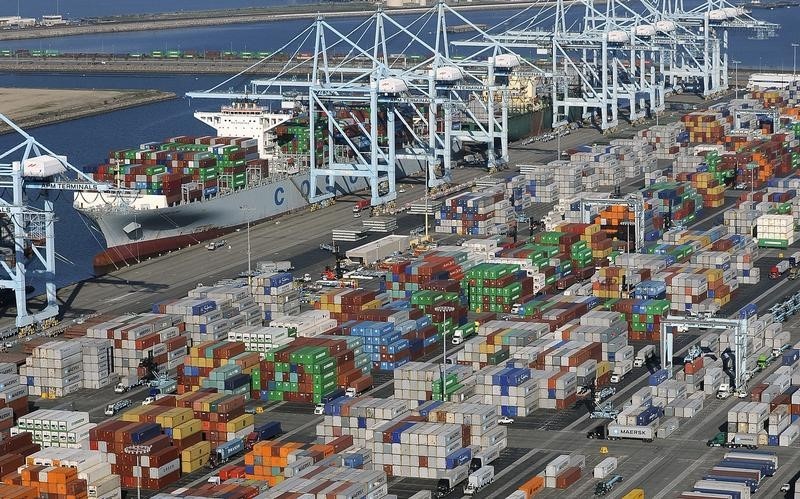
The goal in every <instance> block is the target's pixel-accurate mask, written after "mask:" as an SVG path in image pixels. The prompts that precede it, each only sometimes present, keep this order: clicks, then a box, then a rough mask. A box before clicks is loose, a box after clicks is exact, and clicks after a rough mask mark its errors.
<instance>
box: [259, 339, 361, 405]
mask: <svg viewBox="0 0 800 499" xmlns="http://www.w3.org/2000/svg"><path fill="white" fill-rule="evenodd" d="M364 346H365V344H364V342H363V340H362V338H358V337H349V336H317V337H314V338H307V337H306V338H296V339H295V340H294V341H293V342H292V343H290V344H288V345H286V346H283V347H280V348H276V349H273V350H272V351H270V352H267V353H266V354H265V357H264V360H263V361H261V362H260V363H259V364H258V366H257V367H254V368H253V371H252V373H251V379H252V385H251V386H252V390H253V393H254V394H256V393H257V394H258V397H259V398H260V399H261V400H271V401H283V400H286V401H291V402H304V403H315V404H318V403H320V402H321V401H322V399H323V397H327V396H328V395H330V394H332V393H335V392H337V391H340V390H341V388H342V387H348V386H350V385H351V384H352V383H356V382H358V381H359V380H361V378H363V377H364V376H366V375H368V374H369V372H370V369H371V368H372V362H371V360H370V357H369V355H368V354H366V353H365V352H364Z"/></svg>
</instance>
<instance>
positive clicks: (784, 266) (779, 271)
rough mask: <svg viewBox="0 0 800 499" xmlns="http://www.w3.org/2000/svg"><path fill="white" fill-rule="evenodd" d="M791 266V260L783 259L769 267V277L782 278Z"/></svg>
mask: <svg viewBox="0 0 800 499" xmlns="http://www.w3.org/2000/svg"><path fill="white" fill-rule="evenodd" d="M791 267H792V264H791V263H789V260H781V261H780V262H778V263H776V264H775V265H773V266H772V267H771V268H770V269H769V278H770V279H780V278H781V277H783V275H784V274H785V273H786V272H788V271H789V269H790V268H791Z"/></svg>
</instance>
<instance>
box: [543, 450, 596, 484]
mask: <svg viewBox="0 0 800 499" xmlns="http://www.w3.org/2000/svg"><path fill="white" fill-rule="evenodd" d="M585 467H586V456H584V455H582V454H569V455H567V454H562V455H560V456H558V457H557V458H555V459H553V460H552V461H550V462H549V463H548V464H547V467H546V468H545V472H544V481H545V486H546V487H547V488H552V489H562V490H563V489H568V488H570V487H571V486H572V485H573V484H575V482H577V481H578V480H579V479H580V478H581V474H582V473H583V469H584V468H585Z"/></svg>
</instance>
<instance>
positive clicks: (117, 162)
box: [73, 104, 425, 272]
mask: <svg viewBox="0 0 800 499" xmlns="http://www.w3.org/2000/svg"><path fill="white" fill-rule="evenodd" d="M197 117H198V118H199V119H201V120H202V121H203V122H204V123H207V124H209V125H211V126H213V127H214V128H216V129H217V130H218V133H219V134H221V135H223V134H225V133H230V132H232V131H236V132H237V136H204V137H189V136H177V137H170V138H167V139H166V140H164V141H162V142H150V143H146V144H141V145H140V146H139V147H136V148H132V149H127V150H120V151H112V152H111V153H109V157H108V161H107V162H105V163H104V164H100V165H92V166H89V167H86V168H84V170H85V172H86V173H87V174H89V175H90V176H91V177H92V178H94V179H95V180H97V181H100V182H107V183H109V184H112V185H115V186H117V187H119V188H122V189H127V190H129V192H131V194H126V195H119V194H115V195H109V194H105V195H104V194H102V193H99V192H97V191H79V192H76V193H75V197H74V201H73V206H74V207H75V208H76V209H77V210H78V211H79V212H81V213H82V214H84V215H86V216H87V217H88V218H89V219H90V221H91V223H92V225H93V226H94V228H95V229H97V230H99V231H101V232H102V233H103V236H104V237H105V240H106V247H107V249H106V250H104V251H103V252H101V253H99V254H97V255H96V256H95V258H94V267H95V270H96V271H97V272H103V271H107V270H109V269H113V268H115V267H118V266H120V265H124V264H128V263H136V262H138V261H141V259H143V258H147V257H149V256H153V255H158V254H161V253H164V252H167V251H170V250H174V249H178V248H182V247H185V246H189V245H192V244H197V243H200V242H202V241H207V240H209V239H213V238H216V237H219V236H220V235H222V234H225V233H227V232H230V231H232V230H234V229H235V228H237V227H241V226H244V225H246V224H247V223H248V222H258V221H264V220H268V219H271V218H275V217H277V216H280V215H283V214H286V213H290V212H293V211H296V210H300V209H303V208H305V207H307V206H308V196H309V193H310V192H311V189H312V188H313V189H314V190H315V192H316V193H319V194H321V193H323V192H326V191H330V187H328V186H327V185H324V182H322V181H321V182H320V184H321V185H315V186H311V185H310V181H309V176H308V175H307V174H304V173H307V170H305V168H306V167H307V163H308V158H309V154H310V151H309V137H308V125H307V123H308V122H307V120H306V121H305V122H304V121H303V119H302V115H300V116H299V117H298V116H297V115H295V117H292V115H289V114H275V113H269V111H267V110H265V109H262V108H259V107H258V106H254V105H252V104H237V105H233V106H228V107H223V109H222V110H221V111H220V112H219V113H198V115H197ZM322 126H325V125H324V124H322V125H321V126H320V128H322ZM317 133H319V134H320V137H322V136H323V135H322V133H323V132H322V130H321V129H320V130H319V131H318V132H317ZM320 142H322V141H321V140H320V141H318V144H319V143H320ZM326 147H327V146H323V147H320V148H319V149H318V150H317V151H316V155H317V156H318V158H319V160H320V161H321V160H322V158H323V157H324V154H325V152H326ZM424 161H425V160H424V156H423V155H422V154H419V151H411V150H409V151H408V154H398V161H397V164H396V165H395V167H396V175H397V178H403V177H407V176H410V175H414V174H416V173H418V172H420V171H424V169H423V168H424ZM304 163H305V164H304ZM367 187H368V185H367V182H366V180H365V179H364V178H361V177H347V178H340V179H339V180H337V182H336V183H335V185H334V187H333V191H334V193H335V194H336V195H337V196H338V195H346V194H349V193H353V192H356V191H360V190H363V189H366V188H367Z"/></svg>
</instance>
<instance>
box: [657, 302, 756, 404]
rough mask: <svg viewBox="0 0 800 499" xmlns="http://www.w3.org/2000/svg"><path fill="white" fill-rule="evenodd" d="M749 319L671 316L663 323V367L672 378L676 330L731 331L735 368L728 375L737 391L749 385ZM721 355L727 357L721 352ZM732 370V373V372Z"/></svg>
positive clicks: (732, 367) (729, 368)
mask: <svg viewBox="0 0 800 499" xmlns="http://www.w3.org/2000/svg"><path fill="white" fill-rule="evenodd" d="M747 326H748V319H747V318H738V319H723V318H717V317H678V316H672V315H669V316H667V317H666V318H665V319H662V321H661V326H660V327H661V340H660V342H661V345H660V346H661V367H662V368H663V369H666V370H667V372H668V373H669V376H670V377H672V367H673V364H672V357H673V355H674V351H673V341H674V334H673V331H674V330H675V328H684V327H685V328H691V327H699V328H709V329H718V330H719V329H723V330H729V331H731V334H732V335H733V342H732V343H733V353H732V355H733V366H729V367H728V375H729V376H730V377H731V379H732V380H734V381H735V383H734V384H735V387H734V388H735V389H741V388H742V387H744V386H745V384H746V383H747V377H746V376H747V354H748V352H747ZM720 354H721V355H727V354H726V353H725V352H720ZM731 369H732V371H733V372H732V373H731V372H730V371H731Z"/></svg>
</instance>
